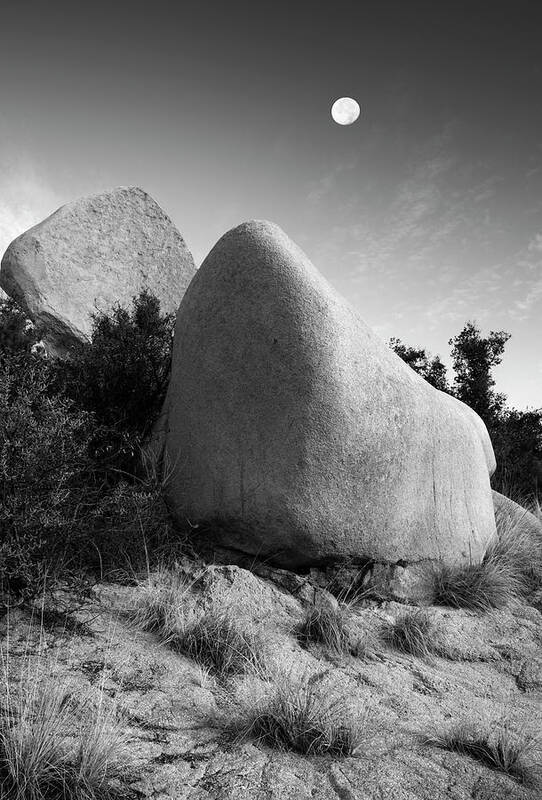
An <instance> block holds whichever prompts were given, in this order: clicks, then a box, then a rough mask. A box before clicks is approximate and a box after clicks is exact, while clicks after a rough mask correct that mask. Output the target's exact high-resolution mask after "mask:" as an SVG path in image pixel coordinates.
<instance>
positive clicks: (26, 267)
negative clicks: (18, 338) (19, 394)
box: [0, 187, 196, 355]
mask: <svg viewBox="0 0 542 800" xmlns="http://www.w3.org/2000/svg"><path fill="white" fill-rule="evenodd" d="M195 272H196V267H195V264H194V259H193V258H192V255H191V253H190V251H189V250H188V248H187V246H186V244H185V242H184V239H183V238H182V236H181V234H180V233H179V231H178V230H177V228H176V227H175V225H174V224H173V223H172V221H171V220H170V218H169V217H168V216H167V214H165V213H164V211H163V210H162V209H161V208H160V206H159V205H158V204H157V203H156V202H155V201H154V200H153V199H152V197H150V195H148V194H147V193H146V192H144V191H143V189H139V188H137V187H121V188H118V189H113V190H112V191H109V192H103V193H102V194H97V195H92V196H90V197H84V198H82V199H80V200H75V201H74V202H72V203H68V204H67V205H65V206H62V207H61V208H59V209H58V211H55V212H54V214H51V216H50V217H47V219H45V220H43V222H40V223H38V225H35V226H34V227H33V228H30V230H28V231H26V232H25V233H23V234H21V236H19V237H18V238H17V239H15V240H14V241H13V242H12V243H11V244H10V246H9V247H8V249H7V250H6V253H5V255H4V257H3V259H2V266H1V269H0V285H1V286H2V288H3V289H4V290H5V291H6V292H7V293H8V295H9V296H10V297H12V298H13V299H14V300H15V301H16V302H17V303H18V305H19V306H20V307H21V308H22V310H23V311H24V312H25V313H26V314H27V315H28V316H29V317H30V319H31V320H33V322H35V323H36V325H37V326H38V327H39V329H40V331H42V332H43V333H42V335H43V338H44V341H45V345H46V348H47V351H48V353H49V354H50V355H63V354H65V353H66V352H69V350H70V347H71V346H73V344H74V343H75V342H76V341H85V340H86V339H88V337H89V335H90V333H91V331H92V314H93V313H96V312H97V311H101V312H106V313H107V312H109V311H110V310H111V309H112V307H113V306H115V305H116V304H117V303H119V304H120V305H121V306H124V307H126V308H129V307H131V304H132V299H133V297H135V296H137V295H139V294H140V292H141V291H142V290H143V289H147V290H148V291H149V292H150V293H151V294H153V295H155V296H156V297H157V298H158V299H159V300H160V305H161V310H162V312H163V313H168V312H175V311H177V308H178V307H179V303H180V302H181V299H182V297H183V295H184V293H185V291H186V289H187V287H188V284H189V283H190V281H191V280H192V277H193V276H194V275H195Z"/></svg>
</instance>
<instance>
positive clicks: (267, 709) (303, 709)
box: [232, 674, 365, 756]
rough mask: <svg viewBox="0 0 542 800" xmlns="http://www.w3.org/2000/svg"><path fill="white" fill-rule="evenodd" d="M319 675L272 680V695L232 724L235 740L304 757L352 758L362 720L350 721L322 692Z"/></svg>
mask: <svg viewBox="0 0 542 800" xmlns="http://www.w3.org/2000/svg"><path fill="white" fill-rule="evenodd" d="M321 677H322V675H321V674H317V675H314V676H312V677H309V678H307V677H306V676H301V677H297V678H292V676H291V675H282V676H280V675H279V676H276V677H275V680H274V686H273V691H272V692H271V694H270V695H268V696H267V697H265V698H263V699H262V700H260V701H259V702H256V703H254V704H252V705H250V706H248V705H247V708H246V709H245V711H244V713H243V714H242V716H241V717H240V719H238V720H237V721H236V722H235V723H234V725H233V727H232V730H233V732H234V733H235V734H236V737H237V738H238V739H239V740H245V739H254V740H256V741H257V742H261V743H263V744H267V745H269V746H271V747H274V748H276V749H278V750H293V751H294V752H296V753H301V754H302V755H307V756H317V755H326V754H330V755H334V756H352V755H356V754H357V753H358V751H359V748H360V747H361V744H362V742H363V740H364V738H365V737H364V731H365V716H363V715H362V716H361V717H360V718H358V719H354V718H352V717H351V716H349V714H348V713H347V710H346V709H345V706H344V703H343V701H342V700H341V699H340V698H333V697H331V696H330V695H329V693H325V694H323V693H322V690H321V688H320V687H319V686H318V683H319V681H320V678H321Z"/></svg>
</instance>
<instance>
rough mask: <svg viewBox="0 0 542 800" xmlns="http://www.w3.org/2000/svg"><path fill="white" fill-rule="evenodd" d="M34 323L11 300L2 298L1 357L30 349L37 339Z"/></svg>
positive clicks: (0, 318)
mask: <svg viewBox="0 0 542 800" xmlns="http://www.w3.org/2000/svg"><path fill="white" fill-rule="evenodd" d="M37 338H38V337H37V333H36V330H35V328H34V325H33V324H32V323H31V322H30V320H29V319H28V318H27V317H26V315H25V314H24V313H23V312H22V311H21V309H20V308H19V307H18V306H17V304H16V303H15V302H14V301H13V300H11V299H7V300H1V299H0V357H1V355H2V354H6V353H10V354H14V353H22V352H28V351H30V348H31V347H32V345H33V344H35V343H36V341H37Z"/></svg>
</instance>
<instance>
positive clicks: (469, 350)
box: [448, 322, 510, 429]
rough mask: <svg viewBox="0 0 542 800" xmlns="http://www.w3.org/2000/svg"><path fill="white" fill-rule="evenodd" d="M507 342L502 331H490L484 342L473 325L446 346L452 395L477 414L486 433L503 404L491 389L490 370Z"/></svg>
mask: <svg viewBox="0 0 542 800" xmlns="http://www.w3.org/2000/svg"><path fill="white" fill-rule="evenodd" d="M509 339H510V334H509V333H505V331H490V333H489V336H487V337H485V338H484V337H483V336H481V334H480V331H479V329H478V328H477V327H476V325H475V324H474V323H473V322H467V324H466V325H465V327H464V328H463V330H462V331H461V333H459V334H458V335H457V336H454V337H453V338H452V339H450V341H449V342H448V344H449V345H450V346H451V347H452V361H453V367H454V371H455V379H454V385H453V394H454V395H455V396H456V397H457V398H458V399H459V400H462V401H463V402H464V403H466V404H467V405H468V406H470V407H471V408H472V409H473V410H474V411H476V413H477V414H479V416H480V417H481V418H482V419H483V420H484V422H485V423H486V425H487V427H488V428H489V429H493V428H494V427H495V426H496V425H497V423H498V421H499V419H500V417H501V415H502V413H503V411H504V408H505V404H506V397H505V395H504V394H501V393H498V392H495V390H494V389H493V387H494V386H495V380H494V378H493V376H492V374H491V370H492V369H493V367H496V366H497V365H498V364H500V363H501V361H502V355H503V353H504V346H505V344H506V342H507V341H508V340H509Z"/></svg>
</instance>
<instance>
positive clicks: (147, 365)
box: [0, 294, 171, 600]
mask: <svg viewBox="0 0 542 800" xmlns="http://www.w3.org/2000/svg"><path fill="white" fill-rule="evenodd" d="M157 315H158V301H156V300H154V299H153V298H151V297H149V296H148V295H145V294H142V295H141V296H140V298H139V300H138V301H134V311H133V314H132V316H130V315H128V314H127V312H123V311H122V310H121V309H117V311H116V312H115V319H114V320H113V322H111V321H110V320H109V321H108V319H107V318H101V319H100V321H99V322H98V323H97V325H96V331H97V339H96V342H95V343H93V344H90V345H88V346H84V347H83V348H82V352H84V354H85V355H84V356H83V357H82V360H81V362H80V364H78V363H77V362H76V361H75V360H74V361H71V362H69V363H66V362H63V361H58V362H52V361H50V360H49V359H43V358H41V357H40V356H39V355H34V354H33V353H32V352H31V345H32V343H33V340H32V339H33V335H31V334H30V333H29V332H28V331H29V330H30V329H29V327H28V324H27V323H28V321H27V320H26V318H25V317H24V315H22V312H20V311H18V310H17V308H16V307H15V306H14V304H10V303H3V304H2V305H1V306H0V323H2V325H3V327H0V593H9V594H10V595H15V596H16V597H18V598H20V599H23V600H29V599H31V598H32V597H35V596H36V595H39V594H42V593H43V591H44V589H45V586H46V584H47V583H49V584H51V583H54V579H55V577H58V576H59V575H60V574H63V575H64V576H65V577H68V576H69V575H70V573H71V571H73V570H74V569H77V570H80V569H82V568H87V569H88V568H90V569H91V570H96V569H99V570H100V572H102V571H103V569H111V568H115V567H120V566H121V565H122V566H123V567H128V568H132V569H135V568H137V566H138V565H139V566H142V564H144V563H145V558H146V548H147V547H148V546H152V549H153V550H154V549H157V548H158V546H160V545H164V544H165V542H166V541H167V539H168V537H169V526H168V521H167V512H166V509H165V505H164V503H163V500H162V497H161V487H160V484H159V483H158V482H157V480H156V478H155V476H154V475H152V470H151V471H146V470H145V469H144V468H143V467H141V466H140V464H139V462H140V447H139V439H138V436H137V435H135V436H134V433H133V432H134V431H137V430H139V431H140V432H141V431H142V430H143V428H144V424H143V405H141V403H142V404H144V403H146V402H149V403H150V413H151V415H152V411H153V405H152V401H151V399H150V397H149V394H148V393H147V394H145V392H146V391H147V389H149V387H150V386H151V385H154V387H155V388H156V387H157V386H158V383H159V381H161V380H162V377H163V375H162V373H163V371H164V370H165V369H166V362H167V356H166V357H165V358H166V360H165V361H163V362H161V367H160V368H161V369H162V372H160V369H159V366H160V365H159V364H158V363H157V362H156V363H155V362H153V361H152V358H151V356H153V355H154V356H156V358H157V359H158V356H159V354H160V353H162V352H163V350H161V348H163V349H165V350H168V348H169V344H170V342H169V343H168V344H167V347H166V340H167V337H168V336H169V340H170V338H171V336H170V333H171V326H170V322H171V321H169V322H167V321H164V320H159V321H158V322H157ZM115 320H116V322H115ZM154 323H156V324H157V330H154V329H153V325H154ZM162 323H163V324H162ZM168 325H169V326H170V327H169V328H168ZM27 329H28V330H27ZM134 330H136V332H137V335H136V336H135V339H134V340H133V341H132V340H130V335H131V333H130V332H132V333H133V331H134ZM153 331H154V332H153ZM165 331H169V333H168V334H167V336H166V333H165ZM27 333H28V335H27ZM109 334H110V336H111V341H109V340H108V338H107V337H108V335H109ZM123 348H124V349H123ZM168 352H169V350H168ZM130 353H131V355H130ZM137 353H139V355H140V361H139V362H138V361H137V358H136V355H137ZM115 354H116V356H117V357H118V358H119V359H120V360H119V361H118V362H117V363H116V364H115V365H114V366H113V358H114V355H115ZM136 362H137V363H136ZM92 365H95V367H96V373H95V374H94V373H93V372H92V368H93V367H92ZM123 367H126V369H125V370H123ZM151 367H152V368H154V367H156V369H157V370H158V371H157V372H156V375H157V378H156V381H155V383H154V384H152V380H151V378H150V377H149V375H150V372H149V371H150V370H151ZM79 368H80V369H81V372H80V373H79ZM136 369H140V373H139V375H140V376H142V382H143V389H141V386H139V385H138V391H137V392H136V382H135V377H136V376H135V371H136ZM108 370H109V372H108ZM78 375H80V377H81V380H82V381H83V383H82V384H81V385H79V384H78V383H77V381H78ZM84 381H86V383H84ZM93 381H94V382H93ZM115 381H116V382H115ZM108 386H111V389H112V396H111V398H110V399H109V400H108V398H107V391H106V390H107V387H108ZM130 387H131V388H130ZM124 390H125V391H126V392H127V394H126V395H124V400H125V402H124V401H123V395H122V391H124ZM149 391H150V389H149ZM157 391H158V390H157ZM100 398H101V400H102V401H103V403H104V405H103V407H102V406H100V402H101V401H100ZM130 398H131V399H130ZM87 400H88V402H87ZM83 401H85V402H83ZM140 401H141V403H140ZM123 403H124V404H123ZM124 406H125V413H124V414H123V415H121V417H120V419H118V420H117V419H115V417H114V410H115V409H117V410H118V409H119V408H120V407H123V408H124ZM157 407H158V399H157V396H155V405H154V409H155V411H156V408H157ZM119 413H120V412H119ZM138 414H139V415H140V416H139V417H138ZM151 418H152V417H151ZM130 426H132V427H130ZM138 426H139V427H138ZM127 452H129V458H128V456H127ZM119 453H120V455H119ZM127 466H129V467H130V469H129V470H128V471H127V470H126V469H124V470H123V469H121V467H127ZM136 469H137V473H138V474H137V477H136V474H135V473H136Z"/></svg>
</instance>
